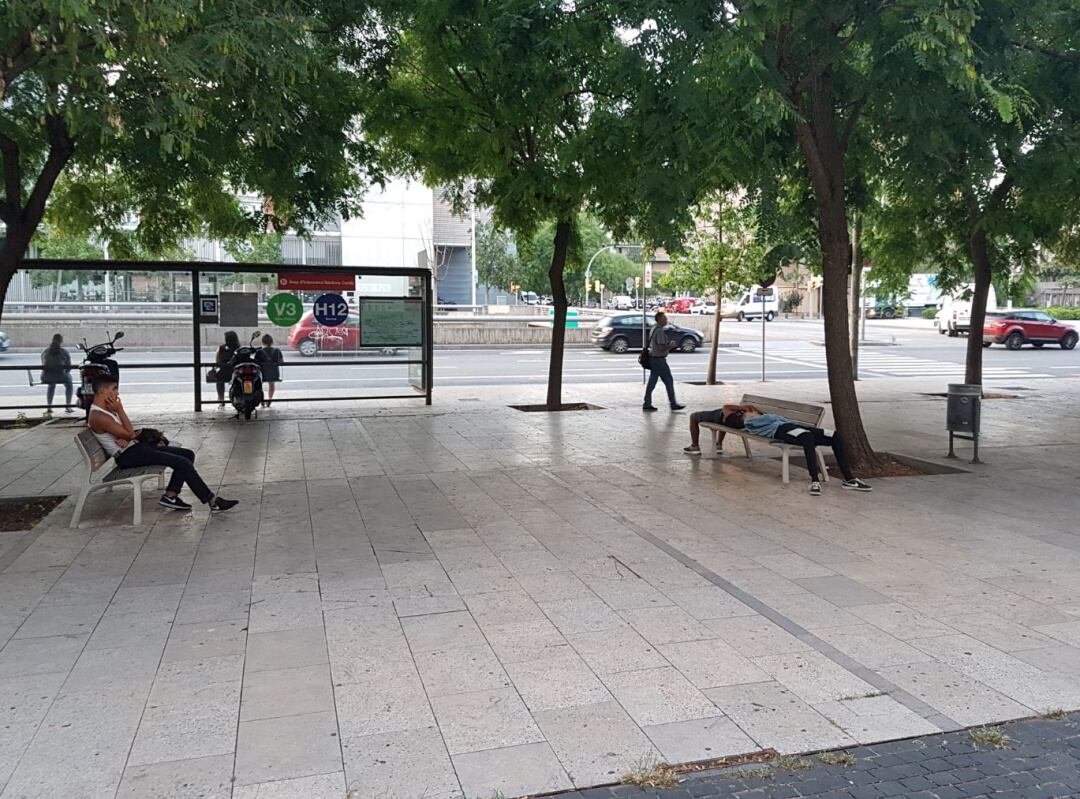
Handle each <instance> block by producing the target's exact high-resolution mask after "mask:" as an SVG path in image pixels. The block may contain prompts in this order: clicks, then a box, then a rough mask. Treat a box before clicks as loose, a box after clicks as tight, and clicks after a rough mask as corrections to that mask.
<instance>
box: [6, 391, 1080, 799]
mask: <svg viewBox="0 0 1080 799" xmlns="http://www.w3.org/2000/svg"><path fill="white" fill-rule="evenodd" d="M943 388H944V387H943V386H940V385H937V384H936V383H932V382H928V381H922V380H918V379H909V380H892V379H881V380H876V381H873V383H867V384H864V385H863V386H861V388H860V395H861V397H862V399H863V410H864V414H865V417H866V420H867V427H868V429H869V431H870V433H871V437H872V438H873V440H874V443H875V445H876V446H877V447H878V448H879V449H881V450H888V451H892V452H897V453H904V454H908V455H912V456H916V457H922V458H928V459H932V460H935V461H937V462H942V461H941V458H940V456H941V455H942V454H943V453H944V451H945V440H944V439H945V435H944V433H943V427H944V401H943V400H941V399H940V398H936V397H929V396H925V394H927V393H930V392H935V391H942V390H943ZM1078 389H1080V381H1078V380H1071V379H1058V380H1054V381H1044V382H1042V383H1039V382H1037V381H1032V382H1030V383H1029V384H1028V385H1027V387H1017V388H1016V389H1015V390H1010V391H1005V392H1004V393H1006V394H1011V395H1015V398H1003V399H993V400H989V401H987V402H986V403H985V404H984V424H985V429H986V436H985V441H984V447H983V456H984V458H985V460H986V461H987V463H986V464H985V465H982V466H969V465H967V464H966V462H959V463H958V464H957V465H958V466H959V467H960V468H962V469H963V470H964V471H962V472H960V473H956V474H939V475H932V476H925V477H907V478H891V479H883V480H879V481H876V482H875V484H874V491H873V493H871V494H858V493H854V492H845V491H842V490H840V488H839V485H838V483H837V482H835V481H834V482H832V483H830V484H828V485H827V486H826V488H825V492H824V495H823V496H822V497H819V498H813V497H810V496H809V495H808V493H807V483H806V481H805V479H803V478H802V477H801V476H798V474H797V472H796V476H795V477H794V478H793V480H792V483H791V484H790V485H788V486H785V485H783V484H782V483H781V481H780V478H779V471H780V468H779V463H778V462H777V461H776V460H774V459H772V456H773V455H775V453H771V452H768V451H762V452H761V453H760V454H761V456H762V457H760V458H755V459H754V460H753V461H751V462H748V461H746V459H745V458H742V457H737V456H735V455H734V451H735V450H734V449H733V448H732V449H730V450H729V454H728V455H726V456H724V457H722V458H713V457H710V456H709V453H706V456H705V457H703V458H700V459H694V458H689V457H687V456H684V455H683V454H682V452H681V448H682V447H683V446H684V445H685V444H686V443H687V434H686V424H687V415H686V413H682V414H669V413H668V412H667V411H666V409H662V410H661V411H660V412H659V413H657V414H651V415H646V416H643V415H642V413H641V411H640V394H639V390H638V389H637V388H636V387H634V386H628V385H618V386H575V387H573V388H572V389H568V391H567V397H566V399H567V400H575V401H581V400H584V401H589V402H592V403H594V404H596V405H600V406H602V407H603V408H604V410H596V411H588V412H578V413H562V414H526V413H521V412H519V411H516V410H511V409H509V408H507V407H506V406H507V405H508V404H510V403H512V402H538V401H540V399H541V397H542V389H539V388H531V387H520V388H514V389H460V390H445V391H441V392H437V393H436V402H435V405H434V406H432V407H430V408H428V407H424V406H422V405H419V404H416V403H411V402H401V403H397V404H394V405H388V406H385V407H375V406H373V405H363V406H353V407H351V408H332V407H331V406H327V405H322V406H315V405H313V406H311V407H300V406H296V407H289V408H282V409H280V410H278V409H274V410H273V411H272V412H271V413H269V414H264V419H262V420H260V421H257V422H249V423H243V422H237V421H234V420H231V419H228V418H226V417H225V416H224V415H218V414H217V413H214V412H210V413H205V414H193V413H188V412H184V411H182V410H180V409H170V407H169V406H168V405H167V403H165V402H161V403H159V404H158V405H157V406H153V405H147V404H145V403H144V404H142V405H140V406H136V407H133V410H135V413H134V414H133V415H135V416H137V418H136V419H135V421H136V424H138V423H140V422H152V423H153V424H154V426H158V427H163V428H164V429H165V431H166V433H167V434H168V435H169V436H170V437H171V438H174V439H175V440H177V441H179V442H181V443H183V444H184V445H185V446H189V447H191V448H192V449H195V450H197V453H198V465H199V468H200V470H201V471H202V472H203V474H204V476H206V478H207V480H208V482H210V483H211V485H215V484H219V483H220V484H222V485H223V486H224V488H223V489H222V492H223V493H224V494H225V495H226V496H232V497H236V498H238V499H240V500H241V501H242V504H241V506H240V507H239V508H237V509H236V510H235V511H233V512H230V513H228V514H224V515H220V516H214V517H212V518H211V517H209V516H208V515H207V513H206V512H205V511H202V510H195V511H194V512H192V513H190V514H175V513H169V512H167V511H162V510H159V509H158V508H157V506H156V504H154V503H152V502H148V503H147V505H148V510H147V513H146V516H145V519H144V524H143V525H142V526H141V527H139V528H134V527H131V526H130V522H131V504H130V503H131V499H130V495H129V494H128V495H125V494H124V493H122V492H119V491H117V492H115V493H112V492H103V493H99V494H96V495H94V496H92V498H91V499H90V500H89V501H88V503H87V507H86V511H85V514H84V521H83V523H82V524H81V525H80V528H79V529H78V530H69V529H68V528H67V523H68V521H69V519H70V515H71V510H72V507H73V498H69V499H67V500H65V501H64V503H63V504H61V505H60V506H59V507H58V508H57V510H56V511H55V512H54V513H53V514H52V515H51V516H50V517H49V518H48V519H47V520H46V521H45V522H43V523H42V524H41V525H39V526H38V527H37V528H36V529H35V530H33V531H31V532H29V533H25V532H22V533H0V645H2V648H0V733H2V734H0V786H2V791H0V798H2V799H24V798H27V799H29V798H30V797H34V798H35V799H37V798H39V797H40V798H41V799H45V798H46V797H48V798H49V799H54V798H55V797H71V799H98V798H99V797H101V798H104V797H109V799H112V798H113V797H140V798H149V797H162V798H163V799H164V797H169V798H170V799H195V798H196V797H199V798H200V799H224V797H233V799H256V797H257V798H258V799H324V797H325V799H343V797H345V796H346V795H348V796H350V797H352V798H353V799H375V798H376V797H378V798H380V799H421V797H423V798H424V799H449V798H451V797H456V798H460V797H463V796H464V797H468V799H487V798H488V797H491V796H494V795H499V794H501V795H502V796H504V797H516V796H521V795H525V794H530V793H539V792H544V791H555V790H567V789H574V788H585V787H587V786H593V785H598V784H603V783H611V782H613V781H617V780H618V779H619V777H620V776H621V774H622V773H623V772H625V771H627V770H628V769H629V768H631V767H633V766H634V765H636V764H641V763H648V762H656V761H664V762H668V763H681V762H687V761H695V760H701V759H707V758H716V757H719V756H722V755H732V754H739V753H747V752H754V751H758V750H761V749H775V750H777V751H778V752H782V753H796V752H808V751H818V750H821V749H827V748H834V747H845V746H856V745H861V744H870V743H874V742H879V741H887V740H893V739H898V738H907V737H910V736H919V735H933V734H936V733H941V732H943V731H950V730H956V729H959V728H961V727H964V726H968V725H976V724H984V723H989V722H995V721H1000V720H1005V719H1014V718H1021V717H1027V716H1032V715H1035V714H1038V713H1042V712H1045V711H1048V710H1052V709H1058V708H1062V709H1066V710H1075V709H1078V708H1080V577H1078V576H1077V575H1078V574H1080V525H1078V523H1077V518H1078V517H1080V499H1078V496H1077V479H1078V478H1080V458H1078V457H1077V446H1078V445H1080V406H1078V405H1077V403H1076V402H1075V399H1074V397H1075V394H1076V392H1077V390H1078ZM744 390H745V391H751V392H755V393H767V394H769V395H773V396H779V397H785V398H790V399H797V400H803V401H808V402H821V401H824V400H825V399H826V388H825V386H824V383H823V382H820V383H819V382H816V381H815V382H811V381H800V382H794V381H793V382H790V383H782V382H777V383H772V384H769V385H768V386H767V387H765V388H762V387H761V386H759V385H757V384H747V385H745V386H737V385H733V386H719V387H693V386H680V391H681V392H682V394H683V399H684V401H687V402H689V403H690V404H691V407H692V408H693V407H716V406H718V405H719V404H721V403H722V402H723V401H730V400H732V399H737V398H738V397H739V396H740V395H741V394H742V392H743V391H744ZM152 409H154V410H155V411H156V412H155V415H154V416H153V417H151V418H148V417H149V414H150V413H151V412H152ZM75 432H76V428H74V427H72V426H68V423H67V422H65V421H59V422H56V423H54V424H51V425H47V426H43V427H38V428H35V429H33V430H30V431H0V496H24V495H28V494H68V493H70V492H72V491H74V490H75V489H76V487H77V485H78V481H79V480H80V479H82V467H81V464H80V463H79V458H78V455H77V453H76V450H75V447H74V445H73V443H72V436H73V434H74V433H75ZM766 450H767V448H766ZM953 463H954V464H956V462H953ZM150 496H152V495H150V494H149V493H148V494H147V497H148V498H149V497H150Z"/></svg>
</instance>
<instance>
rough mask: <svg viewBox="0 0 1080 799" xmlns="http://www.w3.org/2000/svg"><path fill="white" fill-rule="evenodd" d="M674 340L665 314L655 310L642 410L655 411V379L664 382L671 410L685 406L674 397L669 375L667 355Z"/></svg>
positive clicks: (673, 383)
mask: <svg viewBox="0 0 1080 799" xmlns="http://www.w3.org/2000/svg"><path fill="white" fill-rule="evenodd" d="M675 346H676V342H674V341H671V340H670V339H669V338H668V334H667V315H666V314H665V313H664V312H663V311H657V312H656V325H655V326H654V327H653V329H652V333H651V334H650V335H649V369H650V370H651V373H650V374H649V382H648V384H647V385H646V386H645V403H644V404H643V405H642V406H641V409H642V410H643V411H655V410H656V407H655V406H654V405H653V404H652V393H653V389H654V388H656V381H657V380H660V381H663V383H664V388H665V389H667V396H668V402H669V403H671V410H673V411H681V410H682V409H683V408H685V407H686V406H685V405H680V404H679V401H678V400H677V399H675V378H673V377H672V376H671V367H670V366H668V362H667V356H668V353H669V352H671V351H672V350H673V349H675Z"/></svg>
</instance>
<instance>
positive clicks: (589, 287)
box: [585, 278, 592, 294]
mask: <svg viewBox="0 0 1080 799" xmlns="http://www.w3.org/2000/svg"><path fill="white" fill-rule="evenodd" d="M590 291H592V281H591V280H589V279H588V278H585V293H586V294H588V293H589V292H590Z"/></svg>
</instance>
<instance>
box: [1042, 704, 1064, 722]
mask: <svg viewBox="0 0 1080 799" xmlns="http://www.w3.org/2000/svg"><path fill="white" fill-rule="evenodd" d="M1067 715H1069V714H1068V713H1066V712H1065V711H1064V710H1062V709H1061V708H1060V707H1057V708H1054V709H1053V710H1047V711H1046V712H1044V713H1043V714H1042V715H1040V716H1039V718H1041V719H1046V720H1047V721H1061V720H1062V719H1063V718H1065V717H1066V716H1067Z"/></svg>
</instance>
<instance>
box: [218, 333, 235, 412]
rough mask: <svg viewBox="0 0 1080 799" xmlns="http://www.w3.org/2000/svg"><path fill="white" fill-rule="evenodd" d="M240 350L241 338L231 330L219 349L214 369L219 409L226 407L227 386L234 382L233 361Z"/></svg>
mask: <svg viewBox="0 0 1080 799" xmlns="http://www.w3.org/2000/svg"><path fill="white" fill-rule="evenodd" d="M238 349H240V336H238V335H237V334H236V331H235V330H230V331H228V332H227V333H226V334H225V343H224V344H222V345H221V346H220V347H218V350H217V354H216V355H215V356H214V368H215V369H216V370H217V371H216V374H217V377H216V378H215V380H214V382H215V383H216V384H217V399H218V407H219V408H224V407H225V386H227V385H229V382H230V381H231V380H232V370H233V366H232V361H233V356H234V355H236V351H237V350H238Z"/></svg>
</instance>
